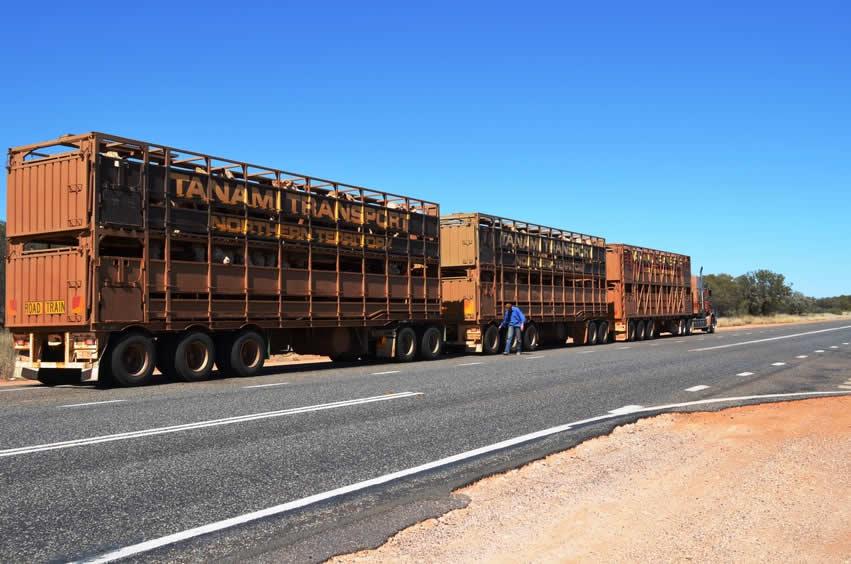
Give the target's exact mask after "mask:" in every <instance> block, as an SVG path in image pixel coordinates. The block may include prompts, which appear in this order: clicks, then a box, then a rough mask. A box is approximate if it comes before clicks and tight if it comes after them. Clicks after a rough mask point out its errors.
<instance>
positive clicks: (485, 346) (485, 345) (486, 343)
mask: <svg viewBox="0 0 851 564" xmlns="http://www.w3.org/2000/svg"><path fill="white" fill-rule="evenodd" d="M482 352H483V353H484V354H496V353H498V352H499V329H497V327H496V325H488V326H487V328H486V329H485V332H484V336H483V337H482Z"/></svg>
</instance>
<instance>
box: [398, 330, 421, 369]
mask: <svg viewBox="0 0 851 564" xmlns="http://www.w3.org/2000/svg"><path fill="white" fill-rule="evenodd" d="M415 356H417V334H416V333H415V332H414V330H413V329H411V328H410V327H402V328H401V329H399V330H398V331H397V332H396V360H397V361H399V362H411V361H412V360H414V357H415Z"/></svg>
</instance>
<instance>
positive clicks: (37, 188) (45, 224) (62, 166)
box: [7, 150, 89, 238]
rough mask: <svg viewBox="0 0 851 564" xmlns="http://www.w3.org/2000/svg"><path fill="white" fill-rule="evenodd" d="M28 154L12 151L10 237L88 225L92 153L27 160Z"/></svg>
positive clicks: (77, 152)
mask: <svg viewBox="0 0 851 564" xmlns="http://www.w3.org/2000/svg"><path fill="white" fill-rule="evenodd" d="M27 154H28V151H15V150H10V153H9V176H8V183H7V190H8V194H7V198H8V200H7V219H8V223H7V236H8V237H10V238H12V237H21V236H26V235H32V234H44V233H59V232H63V231H79V230H83V229H85V228H87V227H88V224H89V214H88V198H89V153H88V152H87V151H84V150H77V151H72V152H66V153H61V154H58V155H55V156H49V157H33V158H34V160H25V159H24V157H25V156H26V155H27Z"/></svg>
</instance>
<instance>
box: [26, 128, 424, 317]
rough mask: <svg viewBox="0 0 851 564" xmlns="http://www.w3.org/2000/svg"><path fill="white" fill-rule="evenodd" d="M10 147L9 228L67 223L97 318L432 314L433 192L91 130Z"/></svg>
mask: <svg viewBox="0 0 851 564" xmlns="http://www.w3.org/2000/svg"><path fill="white" fill-rule="evenodd" d="M57 147H58V150H59V151H62V152H60V153H57V152H56V151H57V149H56V148H57ZM51 152H52V154H49V153H51ZM9 154H10V157H9V161H10V181H9V185H10V195H9V218H10V226H9V231H10V233H9V235H10V237H13V238H14V237H19V238H21V239H27V238H32V237H37V236H38V237H40V236H42V235H44V234H46V233H59V232H62V231H68V230H69V229H72V228H73V229H76V230H78V233H75V234H74V236H79V242H80V248H83V246H86V247H87V248H90V249H91V253H92V257H93V260H92V261H91V265H92V266H91V272H90V273H88V277H89V279H90V280H91V281H92V282H91V283H90V284H91V286H94V287H93V288H91V290H90V291H91V292H93V293H94V294H95V295H96V296H98V298H99V300H100V302H104V303H100V304H99V306H98V307H97V308H96V309H95V310H94V311H93V312H92V318H91V322H92V323H94V324H95V325H96V326H100V324H111V323H112V324H118V323H124V322H127V321H131V320H132V321H133V322H139V323H147V322H149V321H155V322H156V323H157V324H159V326H164V327H165V328H170V327H171V326H172V323H174V322H179V323H178V325H182V324H183V322H184V321H188V320H192V321H199V322H206V323H207V324H209V325H210V326H211V327H213V326H216V325H217V324H219V323H221V322H222V321H223V320H227V324H226V325H222V326H228V327H234V326H239V324H238V323H235V322H234V320H236V321H237V322H238V321H239V320H241V321H242V322H250V321H252V320H253V319H255V318H257V319H264V320H268V319H273V320H274V321H275V323H273V324H271V325H273V326H286V323H285V322H286V321H288V320H294V319H295V320H298V321H299V323H301V324H306V325H309V324H310V323H312V321H313V319H321V320H328V319H333V320H336V322H337V324H338V325H341V326H345V325H363V324H382V323H385V322H386V321H388V320H391V319H410V320H414V321H416V320H425V319H433V320H438V319H439V318H440V268H439V256H440V227H439V207H438V205H437V204H436V203H433V202H427V201H424V200H420V199H416V198H410V197H407V196H401V195H396V194H392V193H389V192H382V191H379V190H373V189H369V188H364V187H360V186H354V185H350V184H344V183H339V182H335V181H331V180H325V179H321V178H317V177H311V176H307V175H302V174H299V173H293V172H287V171H284V170H281V169H275V168H268V167H262V166H258V165H253V164H250V163H246V162H241V161H235V160H229V159H223V158H220V157H215V156H212V155H206V154H203V153H198V152H193V151H186V150H183V149H175V148H172V147H168V146H165V145H156V144H151V143H146V142H143V141H136V140H132V139H127V138H123V137H119V136H114V135H108V134H103V133H89V134H85V135H80V136H71V137H62V138H59V139H56V140H52V141H48V142H44V143H39V144H34V145H29V146H25V147H18V148H15V149H12V150H10V153H9ZM69 186H70V188H69ZM27 198H28V199H27ZM63 198H64V199H63ZM45 202H54V203H55V204H58V205H55V206H53V207H52V208H51V207H50V206H45V205H44V203H45ZM39 205H41V207H40V208H39ZM39 209H41V211H39V212H36V211H33V210H39ZM54 212H55V215H54ZM63 222H64V223H63ZM95 241H97V243H95ZM54 243H55V237H54V240H51V241H50V242H48V244H50V245H52V244H54ZM87 252H88V251H87ZM125 256H126V258H132V259H133V261H134V265H135V268H136V272H137V274H138V280H134V281H132V282H131V281H128V280H126V279H119V278H116V276H118V275H126V274H128V272H126V269H124V267H122V268H120V269H118V270H116V269H115V268H113V266H114V261H115V260H116V259H120V258H122V257H125ZM111 265H113V266H111ZM119 270H120V272H119ZM91 286H89V287H91ZM140 308H142V309H140Z"/></svg>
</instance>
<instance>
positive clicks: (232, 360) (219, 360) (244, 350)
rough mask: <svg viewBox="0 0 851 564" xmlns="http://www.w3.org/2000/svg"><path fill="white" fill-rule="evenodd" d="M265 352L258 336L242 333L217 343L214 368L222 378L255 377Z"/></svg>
mask: <svg viewBox="0 0 851 564" xmlns="http://www.w3.org/2000/svg"><path fill="white" fill-rule="evenodd" d="M265 351H266V341H265V340H264V339H263V337H262V336H261V335H260V334H258V333H257V332H256V331H243V332H241V333H238V334H237V335H236V336H234V337H232V338H230V339H221V340H218V341H217V343H216V366H218V367H219V372H221V375H222V376H239V377H246V376H256V375H257V374H259V373H260V371H261V370H262V369H263V364H264V363H265V362H266V353H265ZM331 360H334V359H333V358H332V359H331ZM355 360H357V358H356V357H355Z"/></svg>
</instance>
